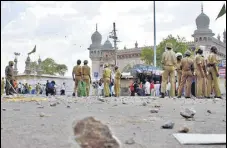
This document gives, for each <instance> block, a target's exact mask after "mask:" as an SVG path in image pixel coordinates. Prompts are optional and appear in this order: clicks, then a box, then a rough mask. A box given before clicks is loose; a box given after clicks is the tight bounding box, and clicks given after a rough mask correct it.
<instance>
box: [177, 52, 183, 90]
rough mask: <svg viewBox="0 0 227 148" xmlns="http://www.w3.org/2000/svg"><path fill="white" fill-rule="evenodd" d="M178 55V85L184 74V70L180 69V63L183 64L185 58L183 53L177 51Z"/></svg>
mask: <svg viewBox="0 0 227 148" xmlns="http://www.w3.org/2000/svg"><path fill="white" fill-rule="evenodd" d="M176 57H177V69H176V71H177V82H178V86H179V85H180V82H181V75H182V71H181V69H180V65H181V59H182V58H183V55H182V53H180V52H178V53H176Z"/></svg>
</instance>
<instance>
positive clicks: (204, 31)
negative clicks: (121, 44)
mask: <svg viewBox="0 0 227 148" xmlns="http://www.w3.org/2000/svg"><path fill="white" fill-rule="evenodd" d="M195 22H196V26H197V29H196V30H195V31H194V33H193V34H192V37H193V38H194V41H192V42H187V44H188V46H189V47H190V48H192V47H196V46H203V47H205V49H204V56H205V57H207V55H208V54H209V49H210V48H211V46H216V47H217V48H218V55H219V58H221V59H225V58H226V31H225V30H224V32H223V40H221V38H220V35H218V36H217V38H215V37H214V36H215V34H214V33H213V32H212V30H211V29H210V28H209V24H210V19H209V17H208V16H207V15H206V14H205V13H204V12H203V6H202V8H201V14H200V15H199V16H198V17H197V18H196V20H195ZM91 41H92V43H91V45H90V47H89V48H88V50H89V56H90V58H91V61H92V76H94V75H96V76H97V77H99V78H100V77H101V76H102V70H103V64H104V63H109V64H111V65H114V60H115V49H114V48H113V46H112V44H111V42H110V41H109V39H108V38H107V40H106V41H105V42H104V44H103V45H102V44H101V43H102V35H101V34H100V33H99V32H98V28H97V25H96V31H95V32H94V33H93V34H92V36H91ZM150 47H153V46H150ZM143 48H144V47H138V43H137V42H136V43H135V47H134V48H130V49H126V48H124V49H120V50H117V65H118V66H119V68H120V70H123V69H124V68H125V67H126V66H127V65H128V64H131V65H132V66H133V65H135V64H143V61H141V59H140V54H141V51H142V49H143Z"/></svg>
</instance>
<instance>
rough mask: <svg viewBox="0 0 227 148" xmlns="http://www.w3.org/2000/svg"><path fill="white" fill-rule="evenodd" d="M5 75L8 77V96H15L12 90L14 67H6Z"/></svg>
mask: <svg viewBox="0 0 227 148" xmlns="http://www.w3.org/2000/svg"><path fill="white" fill-rule="evenodd" d="M5 75H6V95H8V94H13V93H14V91H13V88H12V87H13V67H11V66H6V69H5ZM9 83H10V84H9Z"/></svg>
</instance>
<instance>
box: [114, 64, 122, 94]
mask: <svg viewBox="0 0 227 148" xmlns="http://www.w3.org/2000/svg"><path fill="white" fill-rule="evenodd" d="M120 81H121V72H120V70H119V69H118V66H115V77H114V91H115V96H116V97H119V96H120V90H121V83H120Z"/></svg>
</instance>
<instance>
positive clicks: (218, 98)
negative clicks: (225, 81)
mask: <svg viewBox="0 0 227 148" xmlns="http://www.w3.org/2000/svg"><path fill="white" fill-rule="evenodd" d="M214 98H218V99H222V97H217V96H214Z"/></svg>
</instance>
